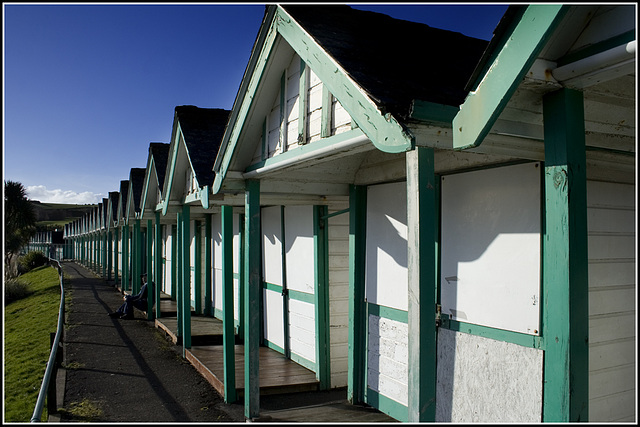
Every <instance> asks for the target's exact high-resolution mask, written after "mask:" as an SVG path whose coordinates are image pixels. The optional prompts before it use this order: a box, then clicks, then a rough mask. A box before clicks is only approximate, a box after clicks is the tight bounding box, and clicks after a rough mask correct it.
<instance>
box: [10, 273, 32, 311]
mask: <svg viewBox="0 0 640 427" xmlns="http://www.w3.org/2000/svg"><path fill="white" fill-rule="evenodd" d="M31 293H32V291H31V290H29V287H28V286H27V284H26V283H24V282H22V281H21V280H19V279H9V280H7V281H6V282H5V284H4V305H5V306H6V305H7V304H9V303H12V302H13V301H17V300H19V299H22V298H24V297H26V296H28V295H29V294H31Z"/></svg>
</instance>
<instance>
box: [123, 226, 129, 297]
mask: <svg viewBox="0 0 640 427" xmlns="http://www.w3.org/2000/svg"><path fill="white" fill-rule="evenodd" d="M129 239H130V234H129V224H125V225H124V227H123V228H122V290H125V291H128V290H130V287H129V283H130V276H129V274H130V273H129Z"/></svg>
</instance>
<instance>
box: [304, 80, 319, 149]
mask: <svg viewBox="0 0 640 427" xmlns="http://www.w3.org/2000/svg"><path fill="white" fill-rule="evenodd" d="M308 74H309V89H308V95H307V124H308V127H309V128H308V130H307V136H308V138H309V142H314V141H317V140H319V139H320V129H321V123H322V82H321V81H320V79H319V78H318V76H317V75H316V74H315V73H314V72H313V70H311V69H309V73H308Z"/></svg>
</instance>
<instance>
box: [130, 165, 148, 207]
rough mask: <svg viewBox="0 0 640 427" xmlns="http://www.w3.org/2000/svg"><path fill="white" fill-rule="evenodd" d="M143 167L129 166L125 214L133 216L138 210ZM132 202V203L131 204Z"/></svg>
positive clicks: (143, 172) (143, 173)
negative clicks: (127, 197)
mask: <svg viewBox="0 0 640 427" xmlns="http://www.w3.org/2000/svg"><path fill="white" fill-rule="evenodd" d="M145 172H146V169H145V168H131V172H130V174H129V202H128V203H127V216H128V217H129V218H134V217H135V216H136V214H137V213H138V212H140V199H141V198H142V189H143V187H144V175H145ZM132 202H133V205H132V204H131V203H132Z"/></svg>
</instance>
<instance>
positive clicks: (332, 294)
mask: <svg viewBox="0 0 640 427" xmlns="http://www.w3.org/2000/svg"><path fill="white" fill-rule="evenodd" d="M345 207H346V206H342V205H338V204H331V205H329V209H328V211H329V214H332V213H335V212H338V211H340V210H342V209H344V208H345ZM328 223H329V341H330V347H329V350H330V359H331V363H330V364H331V387H345V386H346V385H347V380H348V376H347V375H348V366H349V353H348V348H349V215H348V214H347V213H344V214H342V215H336V216H333V217H331V218H329V221H328Z"/></svg>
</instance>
